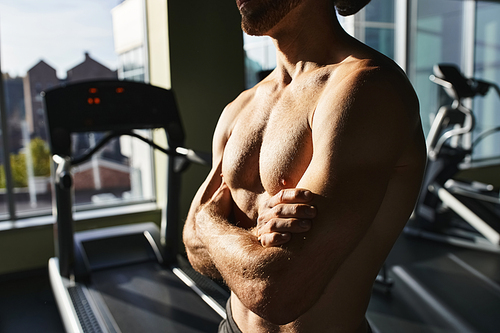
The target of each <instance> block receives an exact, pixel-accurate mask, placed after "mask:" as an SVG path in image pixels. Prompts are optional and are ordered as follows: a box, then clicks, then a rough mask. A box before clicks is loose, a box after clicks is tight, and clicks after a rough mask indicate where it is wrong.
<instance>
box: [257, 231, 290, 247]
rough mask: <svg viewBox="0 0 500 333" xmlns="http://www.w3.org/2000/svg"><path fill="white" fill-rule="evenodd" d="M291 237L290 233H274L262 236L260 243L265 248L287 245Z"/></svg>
mask: <svg viewBox="0 0 500 333" xmlns="http://www.w3.org/2000/svg"><path fill="white" fill-rule="evenodd" d="M291 237H292V236H291V235H290V234H288V233H279V232H273V233H268V234H264V235H261V236H260V237H259V241H260V243H261V244H262V246H263V247H272V246H279V245H283V244H285V243H287V242H288V241H289V240H290V238H291Z"/></svg>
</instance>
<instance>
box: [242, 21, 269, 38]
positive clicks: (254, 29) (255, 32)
mask: <svg viewBox="0 0 500 333" xmlns="http://www.w3.org/2000/svg"><path fill="white" fill-rule="evenodd" d="M241 30H243V32H244V33H246V34H247V35H250V36H265V35H266V32H267V29H263V27H259V26H256V25H253V24H248V23H246V22H242V23H241Z"/></svg>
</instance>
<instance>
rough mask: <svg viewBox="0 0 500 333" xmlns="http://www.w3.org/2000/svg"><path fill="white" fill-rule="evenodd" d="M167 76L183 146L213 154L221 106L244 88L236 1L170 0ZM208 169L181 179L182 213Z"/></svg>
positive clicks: (190, 172) (194, 169) (191, 170)
mask: <svg viewBox="0 0 500 333" xmlns="http://www.w3.org/2000/svg"><path fill="white" fill-rule="evenodd" d="M168 20H169V40H170V45H169V47H170V78H171V84H172V89H173V91H174V93H175V95H176V97H177V102H178V105H179V109H180V112H181V116H182V119H183V122H184V126H185V131H186V146H187V147H188V148H191V149H195V150H201V151H206V152H211V142H212V135H213V131H214V129H215V126H216V123H217V120H218V118H219V116H220V113H221V111H222V110H223V108H224V107H225V106H226V105H227V104H228V103H229V102H231V101H232V100H233V99H235V98H236V97H237V96H238V94H239V93H240V92H241V91H243V89H244V52H243V35H242V32H241V28H240V14H239V12H238V9H237V7H236V4H235V2H234V1H221V2H217V3H215V2H213V1H206V0H195V1H177V0H176V1H169V2H168ZM208 172H209V169H208V168H207V167H201V166H197V165H192V166H191V167H190V168H189V169H188V171H187V172H185V174H184V177H183V193H182V199H181V201H182V203H181V204H182V213H181V216H183V217H185V216H186V214H187V211H188V208H189V204H190V202H191V199H192V197H193V196H194V194H195V192H196V190H197V189H198V187H199V186H200V184H201V183H202V182H203V181H204V179H205V177H206V175H207V174H208Z"/></svg>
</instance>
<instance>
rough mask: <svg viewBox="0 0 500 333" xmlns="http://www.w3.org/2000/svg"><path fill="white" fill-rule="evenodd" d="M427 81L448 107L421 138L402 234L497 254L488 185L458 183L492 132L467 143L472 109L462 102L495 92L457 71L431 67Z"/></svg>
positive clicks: (497, 205) (496, 208)
mask: <svg viewBox="0 0 500 333" xmlns="http://www.w3.org/2000/svg"><path fill="white" fill-rule="evenodd" d="M433 72H434V75H431V76H430V80H431V81H432V82H434V83H436V84H438V85H440V86H441V87H443V88H444V90H445V92H446V93H447V94H448V96H449V97H450V98H452V100H453V102H452V103H451V105H445V106H442V107H441V108H440V109H439V110H438V112H437V114H436V116H435V118H434V121H433V123H432V126H431V129H430V131H429V135H428V137H427V152H428V162H427V169H426V173H425V177H424V182H423V184H422V189H421V192H420V197H419V199H418V201H417V205H416V207H415V210H414V212H413V214H412V217H411V218H410V221H409V222H408V224H407V226H406V228H405V233H406V234H410V235H415V236H421V237H424V238H428V239H433V240H438V241H444V242H447V243H451V244H455V245H459V246H465V247H471V248H476V249H481V250H488V251H493V252H500V196H499V194H500V193H499V189H498V188H495V187H494V186H493V185H489V184H484V183H480V182H476V181H462V180H458V179H457V178H458V177H457V175H458V174H459V172H460V171H461V170H463V169H466V168H467V167H468V165H469V163H466V161H467V160H470V158H471V155H472V151H473V148H474V146H475V145H477V143H478V142H479V141H480V140H482V139H484V137H485V136H487V135H490V134H493V133H495V132H497V131H500V127H496V128H493V129H491V130H488V131H486V132H485V133H483V134H481V135H480V136H479V137H478V138H477V139H476V141H475V142H474V143H472V144H471V143H470V141H471V135H472V131H473V129H474V126H475V117H474V113H473V111H472V110H470V109H468V108H467V107H466V106H465V105H464V99H466V98H472V97H475V96H478V95H480V96H484V95H486V94H487V93H488V91H489V90H490V88H493V89H495V90H496V92H497V93H498V95H499V97H500V88H499V87H498V86H497V85H496V84H494V83H491V82H486V81H482V80H477V79H467V78H465V77H464V76H463V75H462V74H461V73H460V70H459V69H458V67H457V66H455V65H452V64H437V65H435V66H434V69H433Z"/></svg>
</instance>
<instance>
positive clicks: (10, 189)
mask: <svg viewBox="0 0 500 333" xmlns="http://www.w3.org/2000/svg"><path fill="white" fill-rule="evenodd" d="M0 73H2V69H1V67H0ZM4 92H5V90H4V82H3V75H2V77H1V78H0V111H1V112H0V125H1V130H2V151H3V160H4V163H3V164H4V165H3V167H4V172H5V189H6V191H7V211H8V213H9V218H10V220H16V219H17V217H16V204H15V200H14V182H13V178H12V168H11V165H10V154H9V130H8V127H9V126H7V112H6V111H7V106H6V104H5V93H4Z"/></svg>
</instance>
